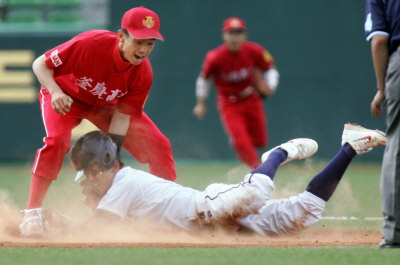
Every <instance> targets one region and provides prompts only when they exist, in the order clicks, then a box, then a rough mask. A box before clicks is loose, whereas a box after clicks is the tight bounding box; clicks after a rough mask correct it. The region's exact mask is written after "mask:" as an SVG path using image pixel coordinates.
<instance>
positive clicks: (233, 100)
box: [228, 86, 254, 102]
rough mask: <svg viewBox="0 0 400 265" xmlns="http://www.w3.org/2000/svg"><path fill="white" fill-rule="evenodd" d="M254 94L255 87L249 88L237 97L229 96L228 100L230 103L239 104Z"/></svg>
mask: <svg viewBox="0 0 400 265" xmlns="http://www.w3.org/2000/svg"><path fill="white" fill-rule="evenodd" d="M253 92H254V87H252V86H248V87H246V88H245V89H244V90H243V91H241V92H240V93H238V94H236V95H229V96H228V100H229V101H230V102H238V101H239V100H242V99H245V98H247V97H248V96H250V95H252V94H253Z"/></svg>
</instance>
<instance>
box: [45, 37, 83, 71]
mask: <svg viewBox="0 0 400 265" xmlns="http://www.w3.org/2000/svg"><path fill="white" fill-rule="evenodd" d="M83 42H84V39H83V38H82V37H81V36H80V35H77V36H76V37H74V38H72V39H71V40H69V41H67V42H65V43H63V44H61V45H59V46H57V47H55V48H53V49H51V50H49V51H47V52H45V56H46V65H47V67H48V68H50V69H53V71H54V75H64V74H69V73H72V72H74V69H75V67H76V66H77V65H78V64H77V59H80V60H82V59H83V58H81V56H82V54H84V53H83V50H84V48H85V46H84V45H82V44H83Z"/></svg>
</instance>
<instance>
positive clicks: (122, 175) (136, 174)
mask: <svg viewBox="0 0 400 265" xmlns="http://www.w3.org/2000/svg"><path fill="white" fill-rule="evenodd" d="M147 174H148V173H146V172H144V171H142V170H138V169H134V168H132V167H124V168H122V169H120V170H119V171H118V173H117V174H116V175H115V178H114V181H113V186H132V185H137V184H138V183H139V182H141V180H143V179H144V178H146V176H147Z"/></svg>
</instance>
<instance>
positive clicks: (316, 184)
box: [306, 144, 357, 201]
mask: <svg viewBox="0 0 400 265" xmlns="http://www.w3.org/2000/svg"><path fill="white" fill-rule="evenodd" d="M356 154H357V153H356V151H354V149H353V148H352V147H351V146H350V145H349V144H345V145H344V146H342V147H341V148H340V149H339V151H338V153H337V154H336V155H335V157H334V158H333V159H332V160H331V161H330V162H329V164H328V165H327V166H326V167H325V169H323V170H322V171H321V172H320V173H319V174H318V175H316V176H315V177H314V178H313V179H312V180H311V181H310V183H309V184H308V187H307V189H306V190H307V191H308V192H311V193H312V194H314V195H316V196H318V197H319V198H321V199H323V200H324V201H328V200H329V198H330V197H331V196H332V194H333V192H334V191H335V189H336V187H337V185H338V184H339V182H340V180H341V179H342V176H343V174H344V172H345V171H346V169H347V167H348V165H349V164H350V162H351V160H352V159H353V158H354V157H355V156H356Z"/></svg>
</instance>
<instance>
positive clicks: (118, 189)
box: [48, 124, 386, 236]
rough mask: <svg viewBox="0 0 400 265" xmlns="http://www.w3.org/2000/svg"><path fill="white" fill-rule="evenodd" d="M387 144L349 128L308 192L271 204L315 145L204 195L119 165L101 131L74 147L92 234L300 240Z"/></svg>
mask: <svg viewBox="0 0 400 265" xmlns="http://www.w3.org/2000/svg"><path fill="white" fill-rule="evenodd" d="M385 143H386V137H385V134H384V133H383V132H381V131H378V130H369V129H366V128H363V127H361V126H359V125H355V124H345V126H344V130H343V134H342V141H341V144H342V146H341V147H340V149H339V151H338V152H337V154H336V155H335V157H334V158H332V160H331V161H330V162H329V164H328V165H327V166H326V167H325V168H324V169H323V170H322V171H321V172H320V173H318V174H317V175H316V176H315V177H314V178H312V180H311V181H310V183H309V184H308V186H307V188H306V189H305V191H304V192H302V193H300V194H298V195H296V196H292V197H290V198H284V199H275V200H269V198H270V196H271V194H272V192H273V189H274V183H273V181H274V177H275V173H276V171H277V170H278V168H279V166H280V165H282V164H285V163H288V162H290V161H292V160H299V159H305V158H307V157H310V156H312V155H313V154H314V153H315V152H316V151H317V149H318V144H317V143H316V142H315V141H314V140H312V139H307V138H298V139H293V140H291V141H288V142H286V143H284V144H281V145H279V146H277V147H275V148H273V149H271V150H270V151H268V152H266V153H264V154H263V156H262V158H261V160H262V164H261V165H260V166H259V167H258V168H256V169H254V170H253V171H251V172H250V173H249V174H247V175H246V176H245V177H244V180H243V181H242V182H240V183H238V184H222V183H214V184H211V185H209V186H207V187H206V189H205V190H204V191H198V190H195V189H192V188H189V187H184V186H181V185H179V184H177V183H174V182H171V181H168V180H164V179H161V178H158V177H156V176H154V175H152V174H149V173H146V172H143V171H141V170H136V169H133V168H131V167H124V165H123V164H121V163H120V161H118V160H117V159H116V157H117V155H116V152H117V148H116V146H115V144H114V143H113V142H112V140H111V139H110V138H109V137H108V136H107V135H105V134H104V133H103V132H99V131H94V132H90V133H87V134H86V135H84V136H82V137H81V138H80V139H79V140H78V141H77V142H76V143H75V145H74V146H73V147H72V149H71V161H72V164H73V165H74V167H75V169H76V170H77V171H78V173H77V177H76V180H80V181H81V183H80V184H81V187H82V192H83V193H84V194H85V195H86V196H92V197H95V198H96V199H95V201H96V205H95V207H94V208H95V215H94V218H93V219H92V222H89V225H90V226H89V227H88V228H89V229H90V228H91V227H97V226H96V225H95V223H97V224H100V225H105V224H107V223H113V224H115V221H117V220H125V221H129V220H133V221H138V222H143V221H145V222H146V224H147V223H151V224H154V225H156V226H160V227H162V228H167V229H168V228H180V229H183V230H193V229H199V228H202V227H204V225H206V226H205V227H209V225H212V226H214V227H220V228H223V229H228V230H230V231H232V230H233V231H235V230H237V229H240V228H247V229H250V230H251V231H254V232H257V233H259V234H261V235H265V236H271V235H277V234H284V233H293V232H299V231H302V230H304V229H305V228H307V227H309V226H310V225H312V224H314V223H316V222H317V221H318V220H319V219H320V218H321V215H322V213H323V211H324V208H325V205H326V203H327V201H328V200H329V199H330V198H331V196H332V195H333V193H334V192H335V190H336V187H337V186H338V184H339V183H340V181H341V179H342V177H343V174H344V172H345V171H346V169H347V167H348V166H349V164H350V163H351V161H352V160H353V158H354V157H356V155H357V154H364V153H366V152H369V151H371V150H372V148H373V147H376V146H380V145H385ZM154 194H157V195H158V196H154ZM93 222H95V223H93ZM138 229H141V227H140V226H139V227H138ZM48 230H49V231H50V232H51V229H48Z"/></svg>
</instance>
